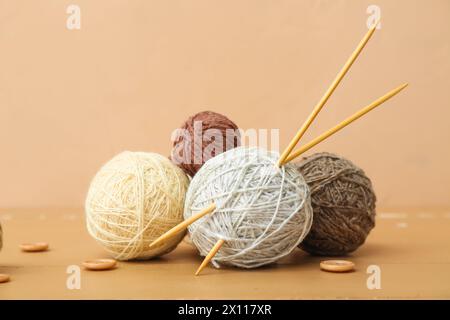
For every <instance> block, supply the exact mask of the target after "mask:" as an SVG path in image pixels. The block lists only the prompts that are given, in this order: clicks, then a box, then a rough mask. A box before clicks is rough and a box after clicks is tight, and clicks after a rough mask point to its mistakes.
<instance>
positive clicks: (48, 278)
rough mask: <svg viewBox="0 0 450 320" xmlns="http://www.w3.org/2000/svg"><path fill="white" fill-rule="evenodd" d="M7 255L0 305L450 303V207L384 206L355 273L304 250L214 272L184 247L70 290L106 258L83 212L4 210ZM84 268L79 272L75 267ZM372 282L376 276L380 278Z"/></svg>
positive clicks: (96, 275)
mask: <svg viewBox="0 0 450 320" xmlns="http://www.w3.org/2000/svg"><path fill="white" fill-rule="evenodd" d="M0 222H1V224H2V226H3V233H4V235H3V244H4V245H3V249H2V251H1V252H0V273H7V274H10V276H11V281H10V282H8V283H3V284H0V299H334V298H338V299H348V298H350V299H353V298H357V299H367V298H368V299H389V298H400V299H404V298H438V299H449V298H450V209H434V210H430V209H409V210H405V209H403V210H400V209H397V210H392V209H391V210H386V209H384V210H381V209H380V210H378V216H377V225H376V227H375V229H374V230H373V231H372V233H371V234H370V236H369V238H368V240H367V242H366V244H365V245H364V246H363V247H361V248H360V249H359V250H357V251H356V252H355V253H353V254H352V255H351V256H349V257H346V259H349V260H352V261H353V262H355V264H356V271H355V272H352V273H346V274H334V273H327V272H323V271H320V269H319V262H320V261H321V260H323V259H324V258H320V257H313V256H310V255H308V254H306V253H304V252H302V251H301V250H295V252H293V253H292V254H291V255H290V256H289V257H287V258H285V259H283V260H281V261H280V262H279V263H277V264H276V265H273V266H269V267H263V268H259V269H254V270H240V269H236V268H224V269H214V268H212V267H208V268H206V269H205V270H204V272H203V273H202V275H201V276H198V277H195V276H194V275H193V274H194V272H195V270H196V269H197V267H198V266H199V264H200V262H201V261H202V259H201V257H199V256H198V254H197V251H196V250H195V248H193V247H191V246H190V245H188V244H187V243H182V244H180V245H179V247H178V248H177V249H176V250H175V251H173V252H172V253H170V254H168V255H166V256H164V257H161V258H158V259H154V260H150V261H146V262H119V264H118V268H116V269H115V270H111V271H106V272H92V271H85V270H83V269H82V268H81V273H80V283H81V288H80V289H69V288H68V287H67V279H68V277H69V276H70V275H69V274H68V273H67V269H68V267H69V266H73V265H75V266H81V263H82V261H84V260H86V259H89V258H100V257H107V255H106V254H105V252H104V251H103V250H102V248H101V247H100V246H98V245H97V244H96V242H95V241H94V240H92V239H91V238H90V236H89V235H88V234H87V231H86V228H85V222H84V216H83V211H82V210H81V209H1V210H0ZM35 241H47V242H49V244H50V250H49V251H47V252H43V253H23V252H21V251H20V249H19V244H20V243H23V242H35ZM371 265H375V266H378V267H379V268H380V271H381V273H380V278H379V279H380V285H381V288H380V289H369V288H368V286H367V280H368V278H369V277H370V276H371V274H368V273H367V268H368V267H369V266H371ZM75 268H76V267H75ZM372 277H373V276H372Z"/></svg>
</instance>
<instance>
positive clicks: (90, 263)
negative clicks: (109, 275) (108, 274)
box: [83, 259, 116, 271]
mask: <svg viewBox="0 0 450 320" xmlns="http://www.w3.org/2000/svg"><path fill="white" fill-rule="evenodd" d="M83 266H84V267H85V268H86V269H88V270H96V271H100V270H110V269H112V268H114V267H115V266H116V260H114V259H95V260H87V261H84V262H83Z"/></svg>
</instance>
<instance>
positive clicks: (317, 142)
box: [282, 83, 408, 165]
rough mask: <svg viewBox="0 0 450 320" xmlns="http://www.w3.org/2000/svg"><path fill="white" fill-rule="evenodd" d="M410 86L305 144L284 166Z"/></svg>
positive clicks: (398, 90) (381, 98)
mask: <svg viewBox="0 0 450 320" xmlns="http://www.w3.org/2000/svg"><path fill="white" fill-rule="evenodd" d="M407 86H408V84H407V83H405V84H403V85H401V86H400V87H398V88H396V89H394V90H392V91H390V92H388V93H386V94H385V95H384V96H382V97H380V98H378V99H377V100H375V101H374V102H372V103H371V104H369V105H368V106H367V107H365V108H363V109H361V110H359V111H358V112H356V113H355V114H353V115H352V116H350V117H348V118H347V119H345V120H344V121H342V122H341V123H339V124H338V125H336V126H335V127H333V128H331V129H330V130H328V131H326V132H324V133H323V134H321V135H320V136H318V137H317V138H315V139H313V140H312V141H311V142H309V143H307V144H305V145H304V146H303V147H301V148H300V149H298V150H297V151H295V152H294V153H292V154H291V155H290V156H289V157H287V159H286V161H285V162H283V163H282V164H283V165H284V164H286V163H288V162H289V161H292V160H294V159H295V158H297V157H298V156H300V155H301V154H302V153H304V152H305V151H308V150H309V149H311V148H312V147H314V146H315V145H317V144H319V143H320V142H322V141H323V140H325V139H327V138H328V137H329V136H331V135H333V134H335V133H336V132H338V131H339V130H341V129H343V128H345V127H346V126H348V125H349V124H350V123H352V122H353V121H355V120H357V119H358V118H361V117H362V116H363V115H365V114H366V113H368V112H369V111H371V110H373V109H375V108H376V107H378V106H379V105H381V104H382V103H383V102H386V101H387V100H389V99H390V98H392V97H393V96H395V95H396V94H397V93H399V92H400V91H402V90H403V89H404V88H406V87H407Z"/></svg>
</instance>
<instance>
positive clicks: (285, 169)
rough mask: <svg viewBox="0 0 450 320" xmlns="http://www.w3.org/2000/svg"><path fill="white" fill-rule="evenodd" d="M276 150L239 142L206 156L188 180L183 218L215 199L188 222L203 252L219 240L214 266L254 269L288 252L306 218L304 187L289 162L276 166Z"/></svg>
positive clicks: (300, 236)
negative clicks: (204, 212) (207, 211)
mask: <svg viewBox="0 0 450 320" xmlns="http://www.w3.org/2000/svg"><path fill="white" fill-rule="evenodd" d="M278 158H279V155H278V154H276V153H274V152H269V151H266V150H263V149H260V148H246V147H239V148H236V149H231V150H229V151H227V152H225V153H222V154H220V155H218V156H216V157H214V158H212V159H210V160H208V161H207V162H206V163H205V164H204V165H203V167H202V168H201V169H200V170H199V171H198V172H197V174H196V175H195V176H194V178H193V179H192V181H191V184H190V186H189V189H188V193H187V195H186V203H185V211H184V217H185V219H187V218H189V217H190V216H192V215H193V214H195V213H198V212H199V211H201V210H202V209H203V208H205V207H207V206H209V205H210V204H211V203H213V202H214V203H215V204H216V207H217V209H216V210H215V211H214V212H213V213H211V214H209V215H206V216H204V217H202V218H201V219H199V220H197V221H196V222H195V223H193V224H191V225H190V226H189V232H190V237H191V240H192V242H193V243H194V244H195V246H196V247H197V249H198V250H199V251H200V254H201V255H203V256H205V255H207V254H208V252H209V251H210V250H211V248H212V247H213V246H214V244H215V243H216V242H217V241H218V240H220V239H223V240H225V242H224V244H223V245H222V247H221V248H220V250H219V252H218V253H217V254H216V256H215V257H214V258H213V260H212V263H213V264H214V266H216V267H219V266H220V265H232V266H237V267H242V268H254V267H259V266H262V265H266V264H269V263H272V262H275V261H277V260H278V259H280V258H282V257H284V256H286V255H287V254H289V253H290V252H291V251H292V250H293V249H295V248H296V247H297V245H298V244H299V243H300V242H301V241H302V239H303V238H304V237H305V236H306V234H307V233H308V231H309V229H310V227H311V223H312V208H311V204H310V196H309V189H308V186H307V185H306V183H305V181H304V180H303V178H302V176H301V175H300V174H299V173H298V171H297V169H296V168H295V166H294V165H291V164H288V165H285V166H282V167H281V168H278V167H277V166H276V163H277V160H278Z"/></svg>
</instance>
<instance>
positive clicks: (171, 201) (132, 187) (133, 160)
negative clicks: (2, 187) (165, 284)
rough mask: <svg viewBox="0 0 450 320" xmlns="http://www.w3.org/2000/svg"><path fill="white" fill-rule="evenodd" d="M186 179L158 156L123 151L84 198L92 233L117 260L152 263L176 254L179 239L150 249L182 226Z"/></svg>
mask: <svg viewBox="0 0 450 320" xmlns="http://www.w3.org/2000/svg"><path fill="white" fill-rule="evenodd" d="M188 184H189V180H188V177H187V176H186V174H185V173H184V172H183V171H182V170H181V169H180V168H178V167H177V166H175V165H174V164H172V163H171V162H170V160H168V159H167V158H165V157H163V156H161V155H159V154H156V153H144V152H128V151H127V152H123V153H120V154H119V155H117V156H115V157H114V158H113V159H111V160H110V161H109V162H108V163H106V164H105V165H104V166H103V167H102V168H101V169H100V171H99V172H98V173H97V174H96V176H95V177H94V179H93V180H92V182H91V185H90V188H89V192H88V195H87V199H86V220H87V228H88V231H89V234H90V235H91V236H92V237H93V238H94V239H95V240H97V241H98V242H99V243H100V244H101V245H102V246H103V247H104V248H105V249H106V250H107V251H108V252H109V253H110V254H111V255H112V256H113V257H114V258H115V259H118V260H130V259H148V258H152V257H155V256H159V255H162V254H165V253H168V252H170V251H172V250H173V249H174V248H175V247H176V246H177V244H178V243H179V242H180V241H181V240H182V238H183V236H184V234H183V233H181V234H178V235H177V236H176V237H173V238H171V239H169V240H167V241H166V242H165V243H163V244H161V245H160V246H157V247H155V248H152V249H150V248H149V245H150V243H151V242H153V241H154V240H155V239H157V238H158V237H159V236H161V235H162V234H163V233H165V232H166V231H168V230H170V229H171V228H172V227H174V226H175V225H177V224H178V223H180V222H182V221H183V206H184V199H185V194H186V191H187V187H188Z"/></svg>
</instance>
